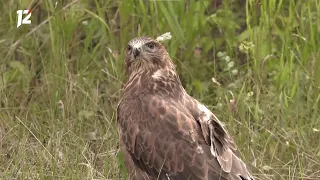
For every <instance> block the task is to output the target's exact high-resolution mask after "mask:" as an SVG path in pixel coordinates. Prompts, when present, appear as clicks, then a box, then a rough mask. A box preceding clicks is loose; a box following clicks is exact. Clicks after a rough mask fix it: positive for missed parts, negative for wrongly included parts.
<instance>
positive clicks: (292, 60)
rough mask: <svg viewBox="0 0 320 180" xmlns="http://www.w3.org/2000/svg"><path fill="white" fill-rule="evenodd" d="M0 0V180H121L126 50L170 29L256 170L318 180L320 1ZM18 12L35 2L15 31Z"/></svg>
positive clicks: (181, 65) (261, 175) (199, 89)
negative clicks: (119, 115)
mask: <svg viewBox="0 0 320 180" xmlns="http://www.w3.org/2000/svg"><path fill="white" fill-rule="evenodd" d="M56 2H57V3H56ZM32 7H33V8H32ZM0 9H1V14H0V24H1V28H0V45H1V46H0V57H1V58H0V179H121V178H122V179H124V178H125V169H124V165H123V162H122V156H121V153H119V150H118V137H117V131H116V123H115V110H116V106H117V103H118V101H119V98H120V96H121V87H122V85H123V82H124V80H125V77H124V69H123V55H124V49H125V48H126V46H127V42H128V41H129V40H130V39H132V38H133V37H136V36H142V35H147V36H152V37H157V36H159V35H161V34H163V33H165V32H171V34H172V39H171V40H169V41H167V42H165V43H164V44H165V46H166V47H167V50H168V52H169V54H170V56H171V57H172V59H173V61H174V63H175V64H176V65H177V70H178V72H179V75H180V76H181V80H182V82H183V85H184V87H185V88H186V90H187V91H188V93H190V94H191V95H192V96H193V97H195V98H197V99H198V100H199V101H201V102H202V103H204V104H205V105H206V106H208V108H209V109H210V110H212V111H213V112H214V113H215V114H216V116H217V117H218V118H219V119H220V121H222V122H223V123H224V124H225V125H226V127H227V129H228V131H229V132H230V134H231V135H232V136H233V137H234V139H235V141H236V142H237V145H238V146H239V150H240V152H241V154H242V157H243V159H244V161H245V162H247V164H248V166H249V167H250V168H251V169H252V172H253V174H254V175H255V176H257V177H258V179H274V180H287V179H288V180H289V179H320V171H319V169H320V141H319V138H320V132H319V130H320V60H319V58H320V43H319V41H320V3H319V1H317V0H308V1H305V0H292V1H282V0H278V1H275V0H247V1H244V0H241V1H234V0H221V1H215V0H212V1H204V2H202V1H196V0H190V1H187V2H185V1H182V0H172V1H157V0H155V1H142V0H135V1H131V0H130V1H129V0H127V1H126V0H119V1H113V0H106V1H99V0H96V1H89V0H73V1H71V0H70V1H42V0H39V1H36V0H32V1H28V0H19V1H18V0H7V1H4V2H1V3H0ZM19 9H20V10H23V9H26V10H29V9H32V11H31V12H32V13H31V18H30V19H31V21H32V22H31V24H30V25H21V26H20V27H19V28H17V10H19ZM23 17H24V16H23Z"/></svg>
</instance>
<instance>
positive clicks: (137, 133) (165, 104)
mask: <svg viewBox="0 0 320 180" xmlns="http://www.w3.org/2000/svg"><path fill="white" fill-rule="evenodd" d="M148 43H149V45H150V43H153V44H152V47H153V48H154V49H151V48H149V47H145V46H146V45H145V44H148ZM129 46H131V47H133V48H137V49H139V52H135V53H136V55H137V54H139V53H140V54H139V56H135V57H133V55H132V53H131V52H130V49H129V50H127V53H126V54H127V55H126V61H125V62H126V69H127V72H126V73H127V75H128V80H127V83H126V85H125V86H124V94H123V97H122V99H121V101H120V103H119V105H118V109H117V123H118V132H119V138H120V148H121V150H122V152H123V153H124V159H125V164H126V167H127V169H128V172H129V173H130V175H131V176H130V177H131V178H133V179H137V180H138V179H146V178H147V179H166V180H185V179H192V180H216V179H219V180H236V179H237V180H241V179H247V180H249V179H253V177H252V175H251V174H250V173H249V171H248V169H247V168H246V166H245V164H244V163H243V162H242V161H241V159H240V158H239V157H238V152H237V149H236V146H235V143H234V141H233V140H232V138H231V137H230V136H229V134H228V133H227V131H226V129H225V128H224V126H223V124H222V123H221V122H220V121H219V120H218V119H217V118H216V117H215V116H214V114H213V113H212V112H211V111H209V110H208V109H207V108H206V107H205V106H204V105H202V104H201V103H199V102H198V101H197V100H195V99H194V98H192V97H191V96H189V95H188V94H187V93H186V91H185V90H184V89H183V87H182V85H181V82H180V79H179V77H178V75H177V73H176V71H175V69H174V66H173V63H172V61H171V59H170V58H169V56H168V53H167V51H166V50H165V48H164V47H163V46H162V45H161V44H160V43H158V42H156V41H155V40H153V39H151V38H136V39H133V40H132V41H130V42H129ZM150 47H151V45H150ZM144 48H145V49H144ZM148 48H149V49H148ZM131 51H132V49H131ZM140 51H141V52H140Z"/></svg>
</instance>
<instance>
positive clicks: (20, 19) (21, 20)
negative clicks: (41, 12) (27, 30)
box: [17, 10, 31, 28]
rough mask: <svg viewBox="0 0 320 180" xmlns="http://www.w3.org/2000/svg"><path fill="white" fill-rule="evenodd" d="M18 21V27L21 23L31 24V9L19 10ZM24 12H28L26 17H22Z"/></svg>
mask: <svg viewBox="0 0 320 180" xmlns="http://www.w3.org/2000/svg"><path fill="white" fill-rule="evenodd" d="M17 14H18V23H17V28H18V27H19V26H21V24H31V20H30V17H31V10H18V11H17ZM22 14H27V16H26V17H25V18H23V19H22Z"/></svg>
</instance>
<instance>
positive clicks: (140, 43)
mask: <svg viewBox="0 0 320 180" xmlns="http://www.w3.org/2000/svg"><path fill="white" fill-rule="evenodd" d="M125 67H126V73H127V75H128V76H129V77H130V76H131V75H134V74H136V73H138V72H141V71H151V72H152V71H156V70H158V69H161V68H173V67H174V65H173V63H172V61H171V59H170V57H169V55H168V52H167V50H166V49H165V47H164V46H163V45H162V44H161V43H159V42H158V41H157V40H155V39H152V38H150V37H136V38H133V39H132V40H130V41H129V43H128V46H127V49H126V53H125Z"/></svg>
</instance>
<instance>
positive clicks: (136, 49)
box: [133, 48, 140, 58]
mask: <svg viewBox="0 0 320 180" xmlns="http://www.w3.org/2000/svg"><path fill="white" fill-rule="evenodd" d="M139 54H140V49H139V48H133V57H134V58H136V57H137V56H139Z"/></svg>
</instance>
